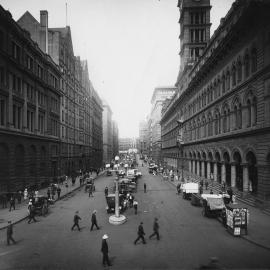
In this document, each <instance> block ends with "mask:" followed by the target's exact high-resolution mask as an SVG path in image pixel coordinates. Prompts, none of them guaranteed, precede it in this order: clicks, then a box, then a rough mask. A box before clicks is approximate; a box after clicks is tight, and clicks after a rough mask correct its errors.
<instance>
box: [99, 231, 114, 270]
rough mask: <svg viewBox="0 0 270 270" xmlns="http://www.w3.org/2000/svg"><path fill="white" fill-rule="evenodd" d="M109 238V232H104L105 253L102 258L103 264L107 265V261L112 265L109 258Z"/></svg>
mask: <svg viewBox="0 0 270 270" xmlns="http://www.w3.org/2000/svg"><path fill="white" fill-rule="evenodd" d="M108 238H109V237H108V235H107V234H104V235H103V236H102V245H101V252H102V254H103V260H102V263H103V266H106V263H107V265H108V266H112V264H111V263H110V260H109V256H108V253H109V247H108V243H107V241H106V240H107V239H108Z"/></svg>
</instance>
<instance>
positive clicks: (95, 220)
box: [71, 210, 100, 231]
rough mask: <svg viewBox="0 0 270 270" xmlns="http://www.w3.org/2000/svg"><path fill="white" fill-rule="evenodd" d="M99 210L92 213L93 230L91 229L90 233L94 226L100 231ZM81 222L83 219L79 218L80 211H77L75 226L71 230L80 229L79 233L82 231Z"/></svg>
mask: <svg viewBox="0 0 270 270" xmlns="http://www.w3.org/2000/svg"><path fill="white" fill-rule="evenodd" d="M96 214H97V210H94V211H93V212H92V216H91V223H92V224H91V228H90V231H92V230H93V228H94V226H95V227H96V228H97V230H99V229H100V227H99V226H98V224H97V216H96ZM80 220H81V217H80V216H79V211H76V212H75V215H74V217H73V226H72V227H71V230H72V231H73V230H74V228H75V227H77V228H78V230H79V231H81V228H80V225H79V221H80Z"/></svg>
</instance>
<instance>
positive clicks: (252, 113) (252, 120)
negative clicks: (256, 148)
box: [250, 104, 256, 126]
mask: <svg viewBox="0 0 270 270" xmlns="http://www.w3.org/2000/svg"><path fill="white" fill-rule="evenodd" d="M255 115H256V112H255V108H254V105H253V104H252V105H251V116H250V117H251V119H250V123H251V126H253V125H255V123H256V121H255V120H256V119H255Z"/></svg>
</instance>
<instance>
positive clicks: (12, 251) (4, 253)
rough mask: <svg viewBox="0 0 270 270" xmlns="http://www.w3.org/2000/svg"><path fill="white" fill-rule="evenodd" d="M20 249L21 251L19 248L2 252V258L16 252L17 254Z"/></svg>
mask: <svg viewBox="0 0 270 270" xmlns="http://www.w3.org/2000/svg"><path fill="white" fill-rule="evenodd" d="M20 249H21V248H17V249H14V250H10V251H6V252H2V253H0V256H5V255H7V254H9V253H14V252H16V251H19V250H20Z"/></svg>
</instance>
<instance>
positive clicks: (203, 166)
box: [202, 161, 205, 177]
mask: <svg viewBox="0 0 270 270" xmlns="http://www.w3.org/2000/svg"><path fill="white" fill-rule="evenodd" d="M204 174H205V163H204V161H202V177H204Z"/></svg>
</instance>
